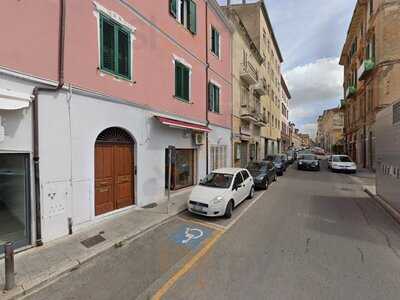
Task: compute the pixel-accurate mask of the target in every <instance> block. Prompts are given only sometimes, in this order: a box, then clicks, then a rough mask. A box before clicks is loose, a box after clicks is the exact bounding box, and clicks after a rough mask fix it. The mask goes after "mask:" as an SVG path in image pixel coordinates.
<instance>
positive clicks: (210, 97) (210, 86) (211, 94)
mask: <svg viewBox="0 0 400 300" xmlns="http://www.w3.org/2000/svg"><path fill="white" fill-rule="evenodd" d="M213 108H214V86H213V84H212V83H211V82H209V83H208V110H209V111H213Z"/></svg>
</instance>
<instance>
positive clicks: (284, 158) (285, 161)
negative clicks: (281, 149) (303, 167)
mask: <svg viewBox="0 0 400 300" xmlns="http://www.w3.org/2000/svg"><path fill="white" fill-rule="evenodd" d="M278 156H280V158H281V159H282V161H283V162H284V163H285V170H284V171H286V169H287V167H289V159H288V156H287V154H285V153H281V154H278Z"/></svg>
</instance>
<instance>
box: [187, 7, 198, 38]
mask: <svg viewBox="0 0 400 300" xmlns="http://www.w3.org/2000/svg"><path fill="white" fill-rule="evenodd" d="M196 10H197V7H196V3H195V2H194V1H193V0H189V1H188V12H187V19H188V22H187V28H188V29H189V30H190V32H191V33H193V34H195V33H196V29H197V28H196V25H197V19H196V15H197V12H196Z"/></svg>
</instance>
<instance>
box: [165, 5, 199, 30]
mask: <svg viewBox="0 0 400 300" xmlns="http://www.w3.org/2000/svg"><path fill="white" fill-rule="evenodd" d="M169 13H170V14H171V16H172V17H174V19H176V20H177V21H178V22H179V23H181V24H182V25H184V26H185V27H186V28H187V29H188V30H189V31H190V32H191V33H193V34H196V32H197V5H196V2H194V1H193V0H169Z"/></svg>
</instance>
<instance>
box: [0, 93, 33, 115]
mask: <svg viewBox="0 0 400 300" xmlns="http://www.w3.org/2000/svg"><path fill="white" fill-rule="evenodd" d="M32 99H33V96H32V95H31V94H25V93H19V92H14V91H11V90H6V89H2V88H0V110H1V109H4V110H16V109H22V108H26V107H29V104H30V103H31V102H32Z"/></svg>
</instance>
